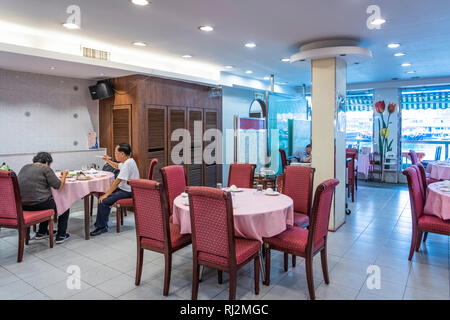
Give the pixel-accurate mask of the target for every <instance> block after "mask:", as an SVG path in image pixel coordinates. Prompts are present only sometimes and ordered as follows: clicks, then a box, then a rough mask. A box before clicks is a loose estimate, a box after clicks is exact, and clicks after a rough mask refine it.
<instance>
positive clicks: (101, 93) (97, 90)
mask: <svg viewBox="0 0 450 320" xmlns="http://www.w3.org/2000/svg"><path fill="white" fill-rule="evenodd" d="M89 92H90V93H91V98H92V100H99V99H106V98H109V97H112V96H114V88H113V86H112V85H111V82H110V81H109V80H102V81H98V82H97V84H96V85H95V86H90V87H89Z"/></svg>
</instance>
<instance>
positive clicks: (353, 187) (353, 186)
mask: <svg viewBox="0 0 450 320" xmlns="http://www.w3.org/2000/svg"><path fill="white" fill-rule="evenodd" d="M352 202H355V180H354V179H353V180H352Z"/></svg>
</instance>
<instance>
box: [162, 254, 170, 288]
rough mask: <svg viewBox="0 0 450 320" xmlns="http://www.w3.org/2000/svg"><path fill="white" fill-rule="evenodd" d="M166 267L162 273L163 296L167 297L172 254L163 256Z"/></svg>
mask: <svg viewBox="0 0 450 320" xmlns="http://www.w3.org/2000/svg"><path fill="white" fill-rule="evenodd" d="M165 260H166V267H165V271H164V292H163V295H164V296H168V295H169V286H170V274H171V273H172V253H170V252H169V253H166V254H165Z"/></svg>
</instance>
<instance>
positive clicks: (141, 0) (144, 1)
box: [130, 0, 150, 6]
mask: <svg viewBox="0 0 450 320" xmlns="http://www.w3.org/2000/svg"><path fill="white" fill-rule="evenodd" d="M130 1H131V3H132V4H135V5H137V6H146V5H148V4H149V3H150V1H148V0H130Z"/></svg>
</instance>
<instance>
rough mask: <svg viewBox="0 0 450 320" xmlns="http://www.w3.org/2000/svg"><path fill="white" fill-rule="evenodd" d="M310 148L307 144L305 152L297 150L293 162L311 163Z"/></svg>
mask: <svg viewBox="0 0 450 320" xmlns="http://www.w3.org/2000/svg"><path fill="white" fill-rule="evenodd" d="M311 152H312V146H311V144H308V145H307V146H306V148H305V150H299V151H297V152H296V153H295V154H294V159H292V160H293V162H302V163H311V161H312V155H311Z"/></svg>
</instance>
